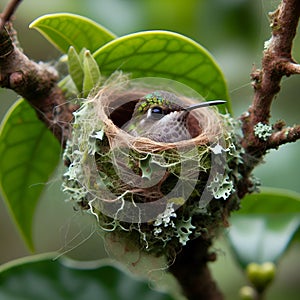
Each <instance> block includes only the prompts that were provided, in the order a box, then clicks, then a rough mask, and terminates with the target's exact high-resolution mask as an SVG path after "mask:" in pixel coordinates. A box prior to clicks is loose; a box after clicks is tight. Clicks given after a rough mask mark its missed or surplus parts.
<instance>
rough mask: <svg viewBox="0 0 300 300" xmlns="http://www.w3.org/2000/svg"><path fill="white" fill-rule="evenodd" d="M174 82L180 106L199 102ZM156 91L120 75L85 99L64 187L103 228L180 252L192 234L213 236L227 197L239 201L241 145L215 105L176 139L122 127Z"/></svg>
mask: <svg viewBox="0 0 300 300" xmlns="http://www.w3.org/2000/svg"><path fill="white" fill-rule="evenodd" d="M167 88H168V89H169V92H172V93H176V95H177V98H178V99H180V102H181V103H180V105H181V106H188V105H190V104H192V103H195V101H196V100H194V99H191V98H190V97H186V96H182V95H180V94H179V93H178V92H177V91H174V88H173V87H171V88H170V87H169V85H168V86H167V87H164V89H167ZM154 89H156V90H157V87H155V88H154V87H153V86H151V85H149V84H147V83H145V82H143V81H141V80H140V81H139V80H138V81H132V80H128V77H126V76H124V75H121V74H117V75H115V76H114V77H113V78H111V79H109V80H108V81H107V82H106V83H105V84H103V85H102V86H101V87H100V88H99V89H97V90H95V91H94V92H93V93H92V94H91V95H90V96H89V98H88V99H86V100H84V101H83V102H82V105H81V107H80V109H79V110H78V111H76V112H75V113H74V124H73V133H72V138H71V139H70V140H69V141H68V143H67V147H66V150H65V154H64V158H65V161H66V163H67V165H68V170H67V171H66V172H65V174H64V184H63V189H64V191H66V192H67V193H68V194H69V195H70V199H71V200H73V201H74V203H75V205H76V206H77V207H80V208H81V209H83V210H86V211H88V212H90V213H91V214H93V215H95V216H96V218H97V220H98V222H99V225H100V227H101V229H102V230H103V231H105V232H111V233H113V234H116V235H126V236H127V237H128V239H129V240H131V241H134V242H135V243H136V244H138V247H139V248H140V249H142V250H145V251H148V252H151V253H155V254H157V255H160V254H167V255H168V256H173V254H174V253H176V252H177V251H179V249H180V248H181V247H182V246H184V245H185V244H186V243H187V242H188V240H190V239H194V238H196V237H198V236H202V237H203V236H207V237H210V236H211V235H213V234H214V233H213V232H212V228H217V227H218V226H217V224H220V226H222V224H224V219H225V217H224V216H225V214H226V213H225V211H226V208H225V207H226V202H228V201H229V200H228V199H235V200H230V201H231V202H232V201H233V202H234V203H237V200H236V199H237V198H236V197H235V188H234V184H235V177H234V170H232V169H231V168H230V164H232V162H236V161H237V160H238V159H240V153H239V151H240V150H239V149H238V146H237V145H238V143H236V142H235V137H236V135H235V134H234V127H235V124H233V120H232V119H231V118H229V117H228V116H226V115H225V116H224V115H221V114H219V113H218V111H217V110H216V109H214V108H201V109H198V110H195V111H193V113H191V114H190V116H189V117H190V118H191V120H188V122H189V121H190V122H192V121H193V122H195V120H196V121H197V122H198V123H199V130H198V131H197V132H191V136H190V138H188V139H185V140H182V141H179V142H176V143H163V142H157V141H154V140H151V139H149V138H146V137H140V136H137V137H135V136H132V135H130V134H129V133H128V132H126V131H125V130H123V129H122V128H124V126H125V125H126V124H127V122H129V121H130V120H131V118H132V115H133V112H134V110H135V107H136V104H137V103H138V101H139V99H141V97H143V96H145V95H146V94H148V93H149V92H153V90H154ZM159 89H161V88H159ZM224 200H226V201H224ZM231 206H232V205H231ZM233 206H234V205H233ZM171 253H172V254H171Z"/></svg>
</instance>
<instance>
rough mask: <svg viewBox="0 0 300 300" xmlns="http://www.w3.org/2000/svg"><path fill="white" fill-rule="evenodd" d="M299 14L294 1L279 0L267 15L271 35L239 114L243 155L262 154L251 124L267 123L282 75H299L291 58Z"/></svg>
mask: <svg viewBox="0 0 300 300" xmlns="http://www.w3.org/2000/svg"><path fill="white" fill-rule="evenodd" d="M299 15H300V1H298V0H283V1H282V2H281V4H280V5H279V7H278V9H277V10H276V11H275V12H274V13H272V14H271V27H272V38H271V39H270V41H269V42H268V43H267V44H268V45H267V49H266V50H265V51H264V56H263V59H262V69H261V70H255V71H254V72H253V73H252V75H251V76H252V79H253V86H254V97H253V102H252V105H251V106H250V108H249V110H248V112H247V113H245V114H244V115H243V116H242V117H241V120H242V123H243V127H242V129H243V134H244V137H243V140H242V146H243V148H244V149H245V150H246V153H247V154H250V155H254V156H256V157H261V156H262V155H264V154H265V150H266V149H267V148H266V147H265V141H262V140H261V139H259V138H258V137H257V136H255V133H254V127H255V125H256V124H258V123H259V122H261V123H263V124H268V123H269V119H270V110H271V104H272V101H273V100H274V97H275V95H276V94H277V93H278V92H279V90H280V82H281V79H282V77H283V76H289V75H291V74H299V71H300V66H299V65H298V64H295V63H294V60H293V59H292V57H291V50H292V44H293V39H294V37H295V35H296V29H297V25H298V20H299ZM282 142H283V141H282ZM286 142H289V141H288V140H287V141H286Z"/></svg>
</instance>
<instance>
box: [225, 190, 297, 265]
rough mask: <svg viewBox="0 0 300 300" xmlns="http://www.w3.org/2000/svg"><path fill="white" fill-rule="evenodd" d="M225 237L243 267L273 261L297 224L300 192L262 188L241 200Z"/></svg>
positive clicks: (290, 238)
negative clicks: (240, 207) (239, 207)
mask: <svg viewBox="0 0 300 300" xmlns="http://www.w3.org/2000/svg"><path fill="white" fill-rule="evenodd" d="M231 221H232V226H231V228H230V230H229V234H228V238H229V241H230V244H231V246H232V249H233V251H234V254H235V255H236V257H237V259H238V261H239V262H240V264H241V265H242V266H244V267H245V266H246V265H248V264H249V263H252V262H255V263H259V264H262V263H264V262H268V261H270V262H276V261H277V260H278V259H279V258H280V257H281V256H282V254H283V253H284V251H285V249H286V248H287V247H288V245H289V244H290V243H291V241H292V239H293V236H294V234H295V233H296V231H297V230H298V229H299V226H300V194H298V193H295V192H291V191H288V190H282V189H274V188H264V189H262V192H261V193H259V194H251V195H248V196H246V197H245V198H244V199H243V200H242V209H241V210H240V211H239V212H238V213H236V214H234V215H233V216H232V219H231Z"/></svg>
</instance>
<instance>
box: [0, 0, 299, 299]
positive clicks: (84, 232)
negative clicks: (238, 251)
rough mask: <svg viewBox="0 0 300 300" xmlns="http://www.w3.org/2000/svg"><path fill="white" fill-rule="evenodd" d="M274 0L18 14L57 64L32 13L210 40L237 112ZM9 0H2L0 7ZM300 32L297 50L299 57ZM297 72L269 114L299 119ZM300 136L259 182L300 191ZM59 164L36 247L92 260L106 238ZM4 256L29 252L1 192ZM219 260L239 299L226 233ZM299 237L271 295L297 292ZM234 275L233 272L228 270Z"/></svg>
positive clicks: (31, 9) (38, 53)
mask: <svg viewBox="0 0 300 300" xmlns="http://www.w3.org/2000/svg"><path fill="white" fill-rule="evenodd" d="M278 2H279V1H277V0H276V1H274V0H270V1H269V0H186V1H182V0H110V1H107V0H85V1H80V0H64V1H61V0H51V1H35V0H24V1H23V3H22V4H21V6H20V7H19V9H18V11H17V13H16V20H15V27H16V29H17V31H18V33H19V40H20V42H21V45H22V47H23V49H24V51H25V53H26V54H27V55H28V56H29V57H30V58H32V59H34V60H37V61H39V60H43V61H48V62H50V63H54V62H55V59H56V58H58V57H59V55H60V54H59V52H58V51H57V50H56V49H54V48H53V47H52V46H51V45H50V44H49V43H48V42H47V41H46V40H45V39H44V38H43V37H42V36H41V35H40V34H39V33H38V32H36V31H34V30H29V29H28V25H29V23H30V22H31V21H33V20H34V19H35V18H37V17H39V16H41V15H44V14H48V13H53V12H70V13H76V14H80V15H83V16H86V17H89V18H91V19H93V20H95V21H96V22H98V23H100V24H102V25H103V26H105V27H107V28H108V29H109V30H111V31H112V32H114V33H115V34H116V35H119V36H120V35H124V34H127V33H132V32H136V31H141V30H147V29H166V30H172V31H176V32H179V33H181V34H184V35H187V36H189V37H191V38H193V39H194V40H196V41H197V42H199V43H201V44H202V45H203V46H204V47H206V48H207V49H208V50H209V51H210V52H211V53H212V54H213V56H214V57H215V58H216V60H217V62H218V63H219V65H220V66H221V68H222V70H223V72H224V74H225V77H226V78H227V82H228V86H229V92H230V97H231V99H232V106H233V111H234V114H235V116H239V115H240V114H241V113H242V112H243V111H245V110H246V109H247V108H248V106H249V104H250V103H251V97H252V94H253V91H252V87H251V82H250V75H249V74H250V72H251V70H252V69H253V68H254V67H255V66H258V67H259V66H260V60H261V56H262V51H263V47H264V42H265V41H267V40H268V39H269V38H270V31H269V22H268V12H269V11H272V10H274V8H275V7H276V5H277V4H278ZM6 3H7V1H4V0H0V11H1V10H2V9H3V7H4V5H5V4H6ZM299 50H300V36H298V37H297V38H296V40H295V45H294V50H293V55H294V58H295V59H296V60H297V61H300V51H299ZM17 98H18V97H17V95H16V94H14V93H13V92H11V91H7V90H3V89H0V99H1V100H0V120H1V119H2V118H3V116H4V115H5V113H6V111H7V110H8V109H9V107H10V105H11V104H12V103H13V102H14V101H16V99H17ZM299 109H300V101H299V78H298V77H297V76H294V77H291V78H288V79H287V78H285V79H284V80H283V83H282V90H281V92H280V95H279V96H278V97H277V98H276V101H274V104H273V108H272V120H273V121H276V120H279V119H284V120H285V121H286V122H287V124H289V125H293V124H295V123H298V124H299V123H300V117H299ZM299 150H300V143H294V144H289V145H285V146H283V147H281V148H280V150H277V151H271V152H270V153H269V155H268V156H267V157H266V160H265V163H264V164H262V165H261V166H259V167H258V168H257V169H256V171H255V175H256V176H257V177H259V178H260V179H261V182H262V185H265V186H275V187H280V188H287V189H291V190H294V191H297V192H300V185H299V175H300V171H299V169H300V162H299ZM62 172H63V166H60V167H59V169H58V170H57V172H56V174H55V175H54V176H53V178H52V179H51V180H50V182H49V183H45V187H46V192H45V194H44V196H43V198H42V200H41V202H40V205H39V207H38V211H37V214H36V218H35V227H34V236H35V243H36V250H37V252H45V251H56V250H59V251H62V252H68V254H69V255H70V256H72V257H75V258H78V259H82V260H90V259H97V258H99V257H103V256H105V255H106V254H105V250H104V247H103V243H102V239H101V237H100V236H99V234H98V233H97V230H96V228H95V223H94V220H93V219H92V218H90V217H89V216H85V215H83V214H81V213H80V212H75V211H74V210H73V209H72V204H70V203H66V202H65V201H64V200H66V199H65V198H66V196H65V195H64V194H63V193H62V192H61V191H60V177H61V174H62ZM0 241H1V242H0V245H1V246H0V263H3V262H6V261H9V260H11V259H14V258H18V257H22V256H24V255H28V254H30V253H28V251H27V249H26V247H25V246H24V244H23V242H22V240H21V238H20V236H19V234H18V233H17V232H16V229H15V227H14V225H13V224H12V221H11V219H10V217H9V215H8V212H7V209H6V207H5V206H4V203H3V200H2V199H0ZM215 249H216V251H217V252H218V254H219V259H218V262H217V263H215V264H213V265H212V270H213V273H214V276H215V278H216V280H217V281H218V283H219V285H220V286H221V288H222V290H223V291H224V292H225V294H226V296H227V298H226V299H233V300H234V299H238V296H237V293H238V290H239V288H240V287H241V285H242V284H244V283H245V279H244V277H243V274H242V271H241V270H240V269H239V268H238V266H237V264H236V263H235V262H234V260H233V258H232V255H231V253H230V251H229V249H228V247H227V244H226V241H225V238H224V237H221V238H220V239H219V241H218V243H217V244H216V245H215ZM299 250H300V245H299V244H293V245H292V247H290V249H288V251H287V253H286V255H285V256H284V258H283V259H282V261H281V262H280V270H279V273H278V276H277V278H276V281H275V283H274V285H273V286H272V287H271V289H270V291H269V294H268V297H267V299H273V300H277V299H278V300H279V299H290V300H291V299H298V296H299V293H300V287H299V284H298V282H299V280H300V275H299V272H298V270H299V267H300V260H299V254H298V253H299ZM229 274H230V275H229Z"/></svg>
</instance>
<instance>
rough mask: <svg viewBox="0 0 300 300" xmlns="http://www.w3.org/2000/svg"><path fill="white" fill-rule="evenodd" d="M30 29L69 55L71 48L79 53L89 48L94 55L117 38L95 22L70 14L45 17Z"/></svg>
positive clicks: (32, 24) (34, 22)
mask: <svg viewBox="0 0 300 300" xmlns="http://www.w3.org/2000/svg"><path fill="white" fill-rule="evenodd" d="M29 27H30V28H35V29H37V30H38V31H39V32H41V33H42V34H43V35H44V36H45V37H46V38H47V39H48V40H49V41H50V42H51V43H52V44H53V45H54V46H56V47H57V48H58V49H59V50H60V51H62V52H63V53H67V52H68V49H69V47H70V46H73V47H74V48H75V49H76V51H77V52H80V50H81V49H82V48H87V49H89V50H90V51H91V52H92V53H93V52H94V51H96V50H97V49H98V48H99V47H101V46H102V45H104V44H106V43H107V42H109V41H111V40H113V39H114V38H115V35H114V34H112V33H111V32H110V31H108V30H107V29H105V28H104V27H102V26H100V25H99V24H97V23H95V22H94V21H92V20H90V19H88V18H85V17H82V16H78V15H75V14H69V13H56V14H48V15H44V16H42V17H40V18H38V19H36V20H35V21H33V22H32V23H31V24H30V25H29Z"/></svg>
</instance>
